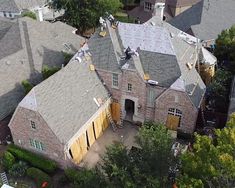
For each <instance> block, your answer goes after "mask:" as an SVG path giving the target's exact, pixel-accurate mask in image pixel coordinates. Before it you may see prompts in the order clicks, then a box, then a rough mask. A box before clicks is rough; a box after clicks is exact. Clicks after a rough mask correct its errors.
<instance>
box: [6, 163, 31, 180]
mask: <svg viewBox="0 0 235 188" xmlns="http://www.w3.org/2000/svg"><path fill="white" fill-rule="evenodd" d="M27 168H28V165H27V163H26V162H24V161H19V162H18V163H15V164H13V166H12V167H11V168H10V169H9V174H10V175H12V176H14V177H23V176H24V175H25V172H26V170H27Z"/></svg>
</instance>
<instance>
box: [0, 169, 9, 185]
mask: <svg viewBox="0 0 235 188" xmlns="http://www.w3.org/2000/svg"><path fill="white" fill-rule="evenodd" d="M0 175H1V179H2V183H3V184H6V185H9V182H8V179H7V175H6V172H3V173H1V174H0Z"/></svg>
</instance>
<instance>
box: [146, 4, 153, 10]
mask: <svg viewBox="0 0 235 188" xmlns="http://www.w3.org/2000/svg"><path fill="white" fill-rule="evenodd" d="M144 9H145V10H152V3H149V2H145V4H144Z"/></svg>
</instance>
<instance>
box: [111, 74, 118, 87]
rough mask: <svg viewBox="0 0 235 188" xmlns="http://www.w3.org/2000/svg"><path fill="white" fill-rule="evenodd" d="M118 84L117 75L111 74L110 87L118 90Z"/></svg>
mask: <svg viewBox="0 0 235 188" xmlns="http://www.w3.org/2000/svg"><path fill="white" fill-rule="evenodd" d="M118 86H119V83H118V74H116V73H113V74H112V87H114V88H118Z"/></svg>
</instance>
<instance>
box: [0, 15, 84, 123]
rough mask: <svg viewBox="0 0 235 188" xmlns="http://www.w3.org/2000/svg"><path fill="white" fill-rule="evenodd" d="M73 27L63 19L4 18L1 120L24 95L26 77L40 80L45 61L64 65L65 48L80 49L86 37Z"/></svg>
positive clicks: (0, 65)
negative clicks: (42, 20) (23, 82)
mask: <svg viewBox="0 0 235 188" xmlns="http://www.w3.org/2000/svg"><path fill="white" fill-rule="evenodd" d="M73 30H75V28H73V27H71V26H68V25H66V24H64V23H61V22H55V23H53V24H52V23H49V22H37V21H35V20H32V19H30V18H27V17H24V18H20V19H18V20H14V21H10V20H6V19H0V46H1V48H0V80H1V84H0V120H1V119H3V118H4V117H6V116H7V115H9V114H10V113H11V112H13V111H14V109H15V108H16V106H17V104H18V103H19V102H20V101H21V100H22V98H23V97H24V90H23V88H22V86H21V82H22V81H23V80H26V79H30V80H31V82H32V83H35V84H36V83H38V82H40V81H41V75H40V72H41V70H42V66H43V65H48V66H61V64H62V63H63V62H64V57H63V54H62V53H61V51H65V52H67V53H76V51H77V50H78V49H79V48H80V43H82V42H83V40H84V39H83V38H82V37H79V36H78V35H75V34H73V33H72V31H73ZM65 43H67V45H66V46H64V44H65ZM67 46H69V48H70V50H68V47H67Z"/></svg>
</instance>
